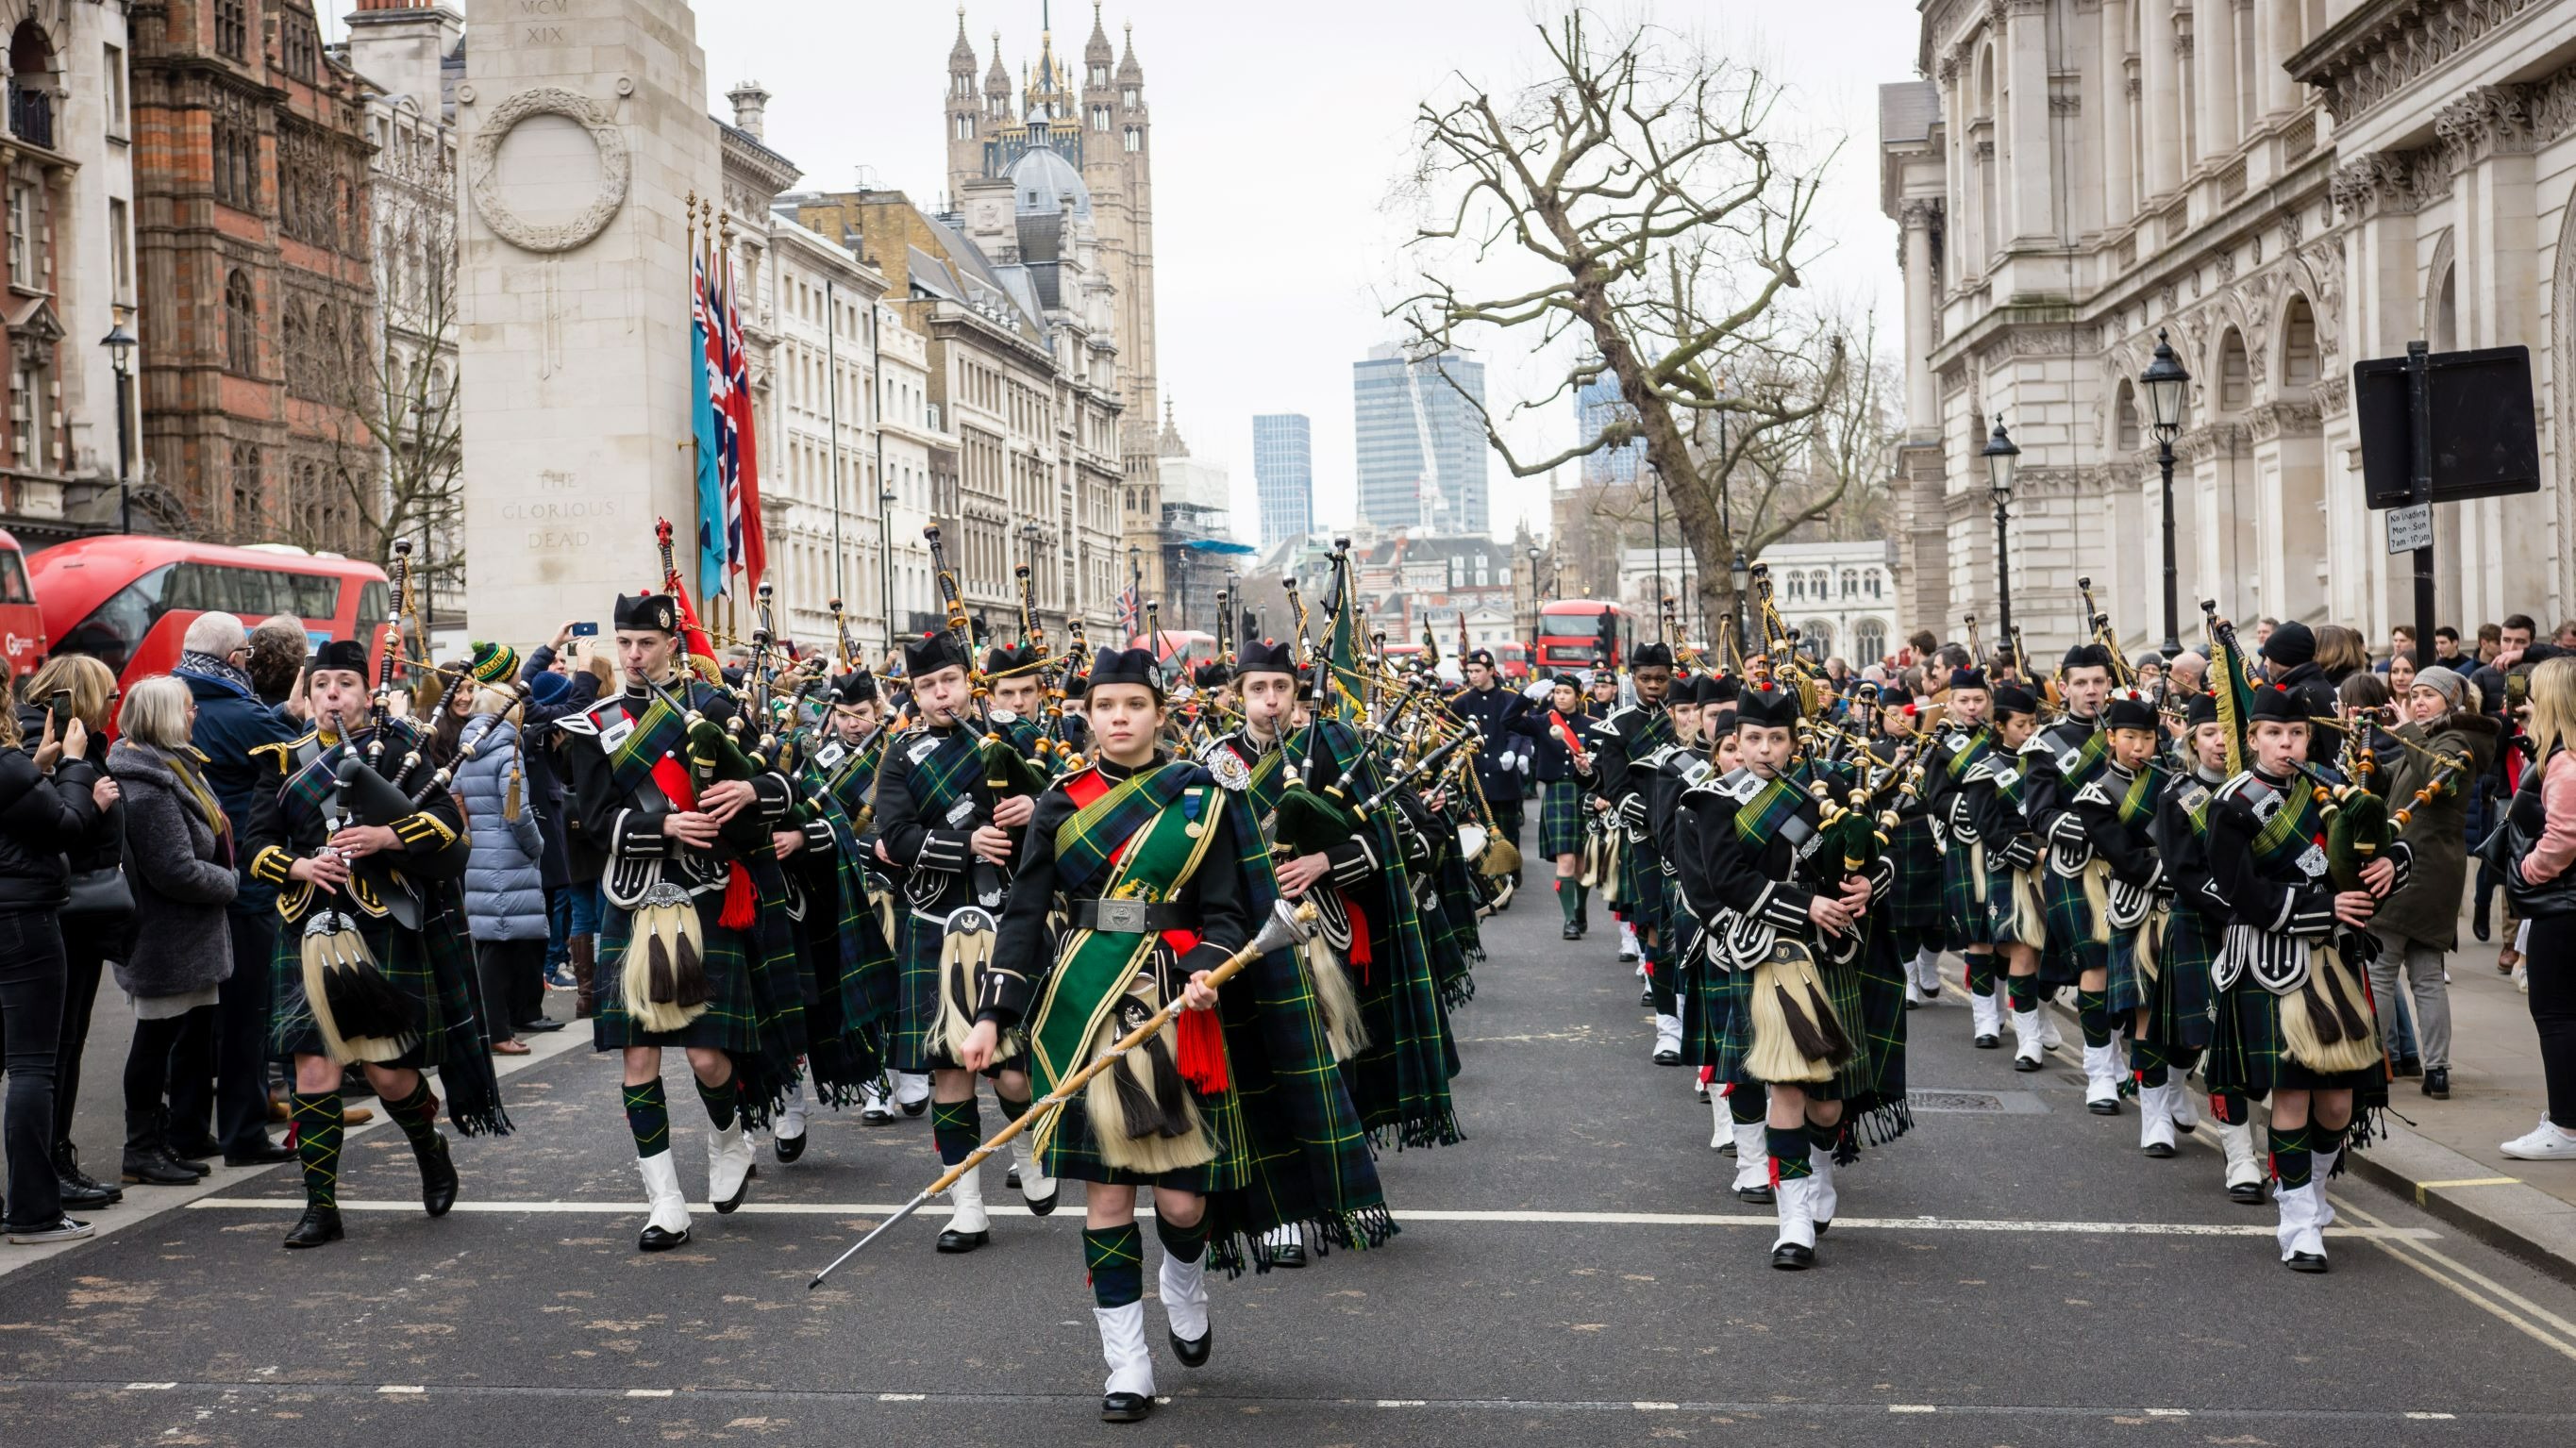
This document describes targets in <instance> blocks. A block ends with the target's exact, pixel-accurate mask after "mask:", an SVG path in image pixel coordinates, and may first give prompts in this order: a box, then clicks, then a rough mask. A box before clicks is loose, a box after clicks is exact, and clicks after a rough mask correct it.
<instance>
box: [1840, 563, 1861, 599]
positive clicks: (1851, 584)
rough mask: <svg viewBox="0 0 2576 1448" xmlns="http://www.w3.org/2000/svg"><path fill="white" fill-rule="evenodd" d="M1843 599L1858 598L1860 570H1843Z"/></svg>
mask: <svg viewBox="0 0 2576 1448" xmlns="http://www.w3.org/2000/svg"><path fill="white" fill-rule="evenodd" d="M1843 597H1845V598H1858V597H1860V570H1859V569H1857V568H1846V569H1844V570H1843Z"/></svg>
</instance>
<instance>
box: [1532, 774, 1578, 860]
mask: <svg viewBox="0 0 2576 1448" xmlns="http://www.w3.org/2000/svg"><path fill="white" fill-rule="evenodd" d="M1538 790H1539V794H1538V852H1539V853H1540V854H1542V855H1545V856H1546V857H1547V858H1549V859H1550V860H1553V859H1555V858H1556V857H1557V856H1559V855H1579V854H1581V853H1583V786H1582V785H1579V784H1577V783H1575V782H1574V781H1573V780H1570V779H1551V780H1549V781H1547V782H1546V783H1545V784H1542V785H1540V786H1539V787H1538Z"/></svg>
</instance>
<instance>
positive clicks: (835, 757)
mask: <svg viewBox="0 0 2576 1448" xmlns="http://www.w3.org/2000/svg"><path fill="white" fill-rule="evenodd" d="M887 703H888V701H887V699H886V698H885V693H884V688H883V686H882V685H881V684H880V682H879V681H878V679H877V676H876V675H875V674H874V673H873V672H871V671H870V670H868V669H867V668H866V667H865V666H864V665H862V666H861V667H859V668H856V669H853V670H851V671H850V672H848V673H846V674H840V675H837V676H834V677H833V678H831V679H829V680H827V681H825V683H824V685H823V715H822V717H821V718H820V719H819V720H817V721H816V723H815V727H814V729H813V731H812V735H811V737H810V738H809V739H808V741H807V744H806V748H805V749H804V750H803V751H802V753H801V755H800V756H799V758H800V762H801V764H802V766H803V769H804V775H805V786H806V790H807V792H808V797H809V798H811V799H812V800H813V802H814V807H815V811H816V813H817V814H818V815H821V816H823V817H824V818H825V819H827V820H828V821H830V823H831V824H832V830H831V831H830V834H831V842H832V843H834V844H835V845H838V844H840V843H841V842H842V841H843V840H844V838H845V837H846V842H847V846H848V856H849V859H850V862H851V863H852V864H854V865H856V867H857V868H858V870H859V878H860V881H861V883H862V886H863V888H864V891H865V902H866V909H865V911H864V913H863V914H862V916H861V917H860V919H859V921H858V922H857V924H858V929H859V930H860V931H861V933H862V935H863V937H865V938H864V940H863V944H862V947H861V948H862V949H863V950H864V951H865V952H866V953H867V954H868V956H869V958H871V959H873V958H875V955H876V952H878V951H879V950H882V951H883V952H884V954H885V959H886V962H887V965H888V976H887V982H888V985H887V990H886V1000H885V1004H884V1008H883V1014H882V1020H883V1023H884V1026H885V1030H886V1032H887V1033H888V1034H890V1033H891V1031H892V1029H893V1021H894V1013H895V1011H896V1010H898V1009H900V1002H901V998H902V991H901V988H900V987H901V972H900V971H898V970H894V969H893V959H894V940H895V930H894V923H895V915H896V911H897V910H898V909H900V908H901V905H902V899H903V892H902V888H901V887H900V886H899V885H897V884H896V883H895V881H894V879H893V873H894V872H893V869H892V867H891V866H889V865H887V864H886V863H885V861H883V860H881V859H879V858H878V857H877V852H876V842H877V834H876V804H875V796H876V784H877V768H878V766H879V765H881V764H883V763H884V762H885V751H886V743H887V741H888V740H889V739H891V738H892V737H893V734H894V733H895V732H896V731H895V728H894V726H893V724H892V723H890V722H889V720H888V718H887ZM870 988H871V990H873V989H874V981H873V978H872V979H871V987H870ZM884 1054H885V1053H884V1049H883V1046H882V1044H880V1047H879V1051H878V1055H879V1058H880V1060H882V1059H883V1058H884ZM929 1106H930V1078H929V1077H928V1076H925V1075H921V1074H919V1073H908V1072H900V1071H898V1072H892V1073H891V1079H885V1078H880V1079H878V1080H874V1081H869V1082H866V1083H864V1084H862V1085H861V1087H860V1088H859V1122H860V1124H861V1125H864V1126H884V1125H887V1124H889V1123H891V1122H892V1121H893V1120H894V1119H895V1112H896V1111H897V1110H898V1109H900V1110H901V1111H902V1112H903V1114H904V1115H906V1116H919V1115H920V1114H921V1113H922V1112H923V1111H925V1110H927V1109H929ZM778 1139H779V1140H780V1141H781V1142H784V1141H785V1140H786V1139H787V1128H786V1125H785V1124H784V1123H783V1122H782V1124H781V1127H780V1133H779V1138H778Z"/></svg>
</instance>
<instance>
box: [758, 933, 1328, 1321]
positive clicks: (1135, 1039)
mask: <svg viewBox="0 0 2576 1448" xmlns="http://www.w3.org/2000/svg"><path fill="white" fill-rule="evenodd" d="M1316 916H1317V911H1316V909H1315V903H1314V902H1313V901H1311V900H1308V901H1303V902H1300V903H1298V904H1295V905H1291V904H1290V903H1289V902H1287V901H1285V900H1282V901H1279V902H1278V903H1277V904H1276V905H1275V906H1274V907H1273V908H1272V910H1271V912H1270V918H1269V919H1268V920H1267V921H1264V922H1263V923H1262V926H1261V930H1260V933H1259V934H1256V935H1254V936H1253V937H1252V943H1251V944H1249V945H1246V946H1245V947H1243V948H1242V949H1241V950H1238V951H1236V952H1235V953H1234V954H1232V955H1230V956H1227V957H1226V959H1225V963H1224V964H1222V965H1219V966H1218V967H1217V968H1216V969H1214V970H1211V971H1209V972H1208V973H1207V986H1208V989H1210V990H1214V989H1216V988H1217V987H1218V986H1221V985H1223V984H1225V983H1226V982H1227V981H1230V980H1232V979H1234V978H1235V977H1236V976H1238V975H1240V974H1242V973H1243V968H1244V967H1245V966H1247V965H1250V964H1252V962H1254V961H1256V960H1258V959H1260V958H1261V957H1262V956H1265V955H1268V954H1269V953H1270V952H1272V951H1274V950H1285V949H1287V948H1288V947H1289V946H1292V945H1303V944H1305V943H1306V940H1307V938H1308V937H1310V936H1312V935H1313V934H1314V933H1315V920H1316ZM1180 1013H1181V1000H1180V998H1178V997H1175V998H1174V999H1172V1000H1170V1001H1167V1002H1165V1003H1164V1006H1163V1008H1162V1009H1161V1010H1159V1011H1156V1012H1154V1014H1153V1016H1152V1017H1151V1018H1149V1019H1148V1020H1146V1021H1145V1023H1144V1024H1142V1025H1140V1026H1138V1027H1137V1028H1136V1029H1134V1030H1132V1031H1129V1032H1128V1033H1127V1034H1126V1035H1124V1036H1122V1037H1120V1038H1119V1039H1118V1043H1117V1044H1116V1045H1113V1046H1111V1047H1110V1048H1109V1049H1108V1050H1106V1051H1104V1052H1102V1053H1101V1055H1100V1059H1099V1060H1097V1061H1094V1062H1092V1063H1091V1064H1090V1065H1088V1066H1085V1067H1083V1068H1082V1069H1081V1070H1079V1071H1076V1072H1074V1073H1073V1074H1072V1075H1071V1076H1069V1077H1067V1078H1066V1079H1065V1081H1064V1083H1063V1084H1062V1085H1060V1086H1058V1087H1056V1089H1055V1090H1054V1091H1052V1092H1050V1093H1049V1094H1047V1095H1046V1096H1044V1097H1042V1098H1040V1099H1039V1100H1037V1101H1033V1102H1031V1103H1029V1109H1028V1110H1026V1111H1023V1112H1021V1113H1020V1117H1019V1119H1018V1120H1017V1121H1014V1122H1012V1123H1011V1124H1010V1125H1008V1126H1005V1127H1003V1128H1002V1129H1001V1131H1000V1132H999V1133H997V1134H995V1135H993V1136H988V1137H986V1138H984V1144H983V1145H981V1146H979V1147H977V1148H975V1149H974V1150H973V1151H971V1152H969V1153H967V1155H966V1159H965V1160H964V1161H961V1162H959V1163H957V1164H956V1165H955V1166H952V1167H950V1168H949V1169H948V1170H946V1171H944V1172H942V1173H940V1176H939V1180H937V1181H935V1182H932V1183H931V1184H930V1185H928V1186H926V1187H923V1188H922V1189H921V1190H920V1191H919V1192H918V1193H916V1194H915V1195H914V1196H913V1199H912V1200H911V1201H908V1202H906V1203H904V1204H903V1205H902V1206H900V1207H898V1208H896V1209H895V1213H894V1215H893V1216H890V1217H888V1218H886V1219H885V1220H884V1221H882V1222H879V1223H878V1224H877V1225H876V1228H875V1230H873V1231H871V1232H869V1233H868V1234H867V1235H866V1236H864V1237H861V1238H860V1239H859V1240H858V1241H857V1242H855V1243H853V1244H852V1245H851V1247H850V1249H849V1250H848V1251H846V1252H843V1253H842V1254H841V1255H840V1256H838V1257H835V1258H833V1259H832V1260H831V1262H830V1263H829V1264H828V1265H827V1266H825V1267H824V1268H823V1270H822V1271H820V1272H817V1273H815V1274H814V1280H813V1281H811V1282H808V1283H806V1284H805V1290H806V1291H808V1292H811V1291H813V1290H814V1289H815V1288H817V1287H820V1286H822V1285H823V1279H824V1278H826V1277H829V1276H831V1275H832V1274H833V1273H835V1272H837V1271H839V1270H840V1269H841V1264H842V1263H844V1262H847V1261H849V1260H850V1259H851V1258H853V1257H856V1256H857V1255H859V1253H860V1252H862V1251H864V1250H865V1249H866V1248H867V1245H868V1244H869V1243H870V1242H873V1241H875V1240H876V1239H877V1238H879V1237H882V1236H884V1235H885V1234H886V1233H887V1232H889V1231H892V1230H893V1229H894V1226H895V1224H896V1223H897V1222H900V1221H902V1220H903V1219H904V1218H906V1217H909V1216H911V1215H912V1214H913V1213H915V1212H917V1211H920V1210H921V1208H922V1205H923V1204H924V1203H926V1202H928V1201H929V1200H930V1199H931V1198H932V1197H935V1196H937V1195H939V1194H940V1193H941V1192H944V1191H946V1190H948V1189H949V1188H950V1187H953V1186H955V1185H957V1180H958V1178H960V1177H962V1176H964V1175H966V1173H968V1172H970V1171H973V1170H974V1169H975V1168H977V1167H979V1166H982V1165H983V1164H984V1159H985V1158H986V1157H989V1156H991V1155H992V1154H993V1153H994V1152H996V1151H999V1150H1001V1149H1002V1148H1003V1147H1004V1146H1007V1145H1009V1144H1010V1142H1011V1139H1012V1138H1013V1137H1016V1136H1018V1135H1019V1134H1020V1133H1021V1132H1023V1131H1026V1130H1028V1129H1029V1127H1030V1126H1032V1125H1034V1124H1035V1123H1036V1121H1037V1119H1038V1118H1039V1117H1040V1116H1043V1115H1045V1114H1046V1112H1047V1111H1048V1110H1049V1109H1050V1108H1053V1107H1057V1106H1061V1105H1063V1104H1064V1103H1066V1102H1068V1101H1071V1100H1072V1099H1073V1098H1074V1096H1075V1094H1076V1093H1078V1092H1080V1091H1081V1090H1082V1088H1083V1087H1085V1086H1087V1085H1089V1084H1090V1083H1091V1078H1092V1077H1094V1076H1097V1075H1099V1074H1100V1073H1101V1072H1103V1071H1105V1070H1108V1069H1109V1067H1110V1066H1111V1065H1112V1064H1113V1063H1115V1062H1116V1061H1117V1060H1118V1058H1119V1057H1121V1056H1124V1055H1126V1054H1127V1053H1128V1052H1130V1051H1132V1050H1135V1049H1136V1048H1137V1047H1138V1046H1141V1045H1143V1044H1145V1042H1146V1040H1147V1039H1149V1038H1150V1037H1152V1036H1153V1035H1155V1034H1156V1033H1157V1032H1159V1031H1161V1030H1162V1029H1163V1027H1164V1026H1165V1025H1167V1024H1169V1023H1170V1021H1171V1019H1172V1018H1173V1017H1174V1016H1177V1015H1179V1014H1180Z"/></svg>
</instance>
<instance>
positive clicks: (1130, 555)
mask: <svg viewBox="0 0 2576 1448" xmlns="http://www.w3.org/2000/svg"><path fill="white" fill-rule="evenodd" d="M1127 586H1128V590H1129V594H1130V597H1132V598H1133V599H1134V601H1135V607H1136V611H1135V615H1134V616H1133V617H1132V618H1131V619H1130V620H1129V621H1128V624H1127V627H1128V628H1130V629H1141V628H1143V627H1144V626H1145V550H1144V549H1142V548H1139V547H1137V546H1136V545H1135V544H1133V543H1130V544H1128V545H1127ZM1118 647H1120V648H1122V649H1125V648H1133V647H1135V635H1134V634H1132V633H1131V634H1129V635H1128V637H1127V641H1126V642H1124V643H1121V644H1120V645H1119V646H1118Z"/></svg>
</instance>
